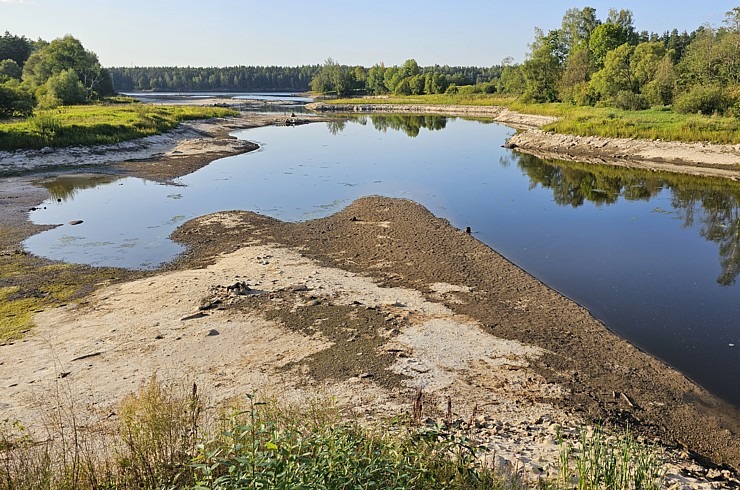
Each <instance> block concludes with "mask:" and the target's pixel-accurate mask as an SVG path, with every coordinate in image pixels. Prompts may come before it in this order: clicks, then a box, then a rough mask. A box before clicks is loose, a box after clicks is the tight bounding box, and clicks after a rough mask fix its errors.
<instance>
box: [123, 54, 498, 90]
mask: <svg viewBox="0 0 740 490" xmlns="http://www.w3.org/2000/svg"><path fill="white" fill-rule="evenodd" d="M500 71H501V70H500V67H491V68H480V67H474V66H471V67H451V66H439V65H436V66H430V67H420V66H419V65H418V64H417V63H416V61H415V60H413V59H410V60H408V61H406V62H405V63H404V64H403V65H402V66H400V67H399V66H393V67H386V66H385V65H383V64H382V63H380V64H378V65H375V66H373V67H371V68H369V69H368V68H365V67H363V66H347V65H340V64H338V63H337V62H335V61H334V60H332V59H331V58H329V59H328V60H327V61H326V62H325V63H324V64H323V65H303V66H293V67H285V66H232V67H222V68H218V67H206V68H197V67H186V68H183V67H130V68H126V67H116V68H110V73H111V78H112V79H113V86H114V87H115V89H116V90H118V91H128V90H154V91H194V92H197V91H209V92H218V91H224V92H248V91H297V92H305V91H308V90H313V91H315V92H318V93H335V94H338V95H350V94H355V93H362V94H365V93H370V94H378V95H379V94H388V93H393V94H404V95H413V94H420V93H442V92H444V91H446V90H448V89H449V87H450V86H453V87H459V86H464V85H477V84H483V83H486V82H490V81H492V80H495V79H496V78H498V77H499V75H500Z"/></svg>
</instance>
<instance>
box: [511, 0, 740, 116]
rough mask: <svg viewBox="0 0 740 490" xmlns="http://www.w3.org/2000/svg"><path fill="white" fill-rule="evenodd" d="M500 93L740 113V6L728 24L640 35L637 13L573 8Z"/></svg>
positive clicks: (540, 37)
mask: <svg viewBox="0 0 740 490" xmlns="http://www.w3.org/2000/svg"><path fill="white" fill-rule="evenodd" d="M499 88H500V90H501V91H502V92H505V93H510V94H515V95H521V96H522V97H523V98H524V99H525V100H527V101H533V102H569V103H572V104H576V105H602V106H613V107H619V108H622V109H631V110H640V109H646V108H648V107H651V106H652V107H654V106H672V107H673V109H674V110H677V111H679V112H685V113H698V112H700V113H703V114H714V113H720V114H734V115H740V106H738V103H740V7H735V8H734V9H733V10H731V11H729V12H727V13H726V16H725V20H724V22H723V26H722V27H719V28H715V27H712V26H709V25H703V26H701V27H699V28H698V29H697V30H695V31H694V32H692V33H687V32H683V33H679V32H678V31H677V30H673V31H671V32H666V33H664V34H662V35H659V34H656V33H648V32H641V33H638V32H636V30H635V28H634V23H633V15H632V12H631V11H629V10H618V11H617V10H614V9H611V10H610V11H609V14H608V16H607V18H606V19H605V20H604V21H602V20H599V19H598V18H597V17H596V11H595V9H593V8H591V7H584V8H583V9H577V8H574V9H570V10H568V11H566V13H565V15H564V16H563V18H562V23H561V27H560V28H559V29H555V30H551V31H549V32H548V33H547V34H545V33H544V32H543V31H542V30H539V29H537V30H536V32H535V39H534V41H533V42H532V44H531V45H530V52H529V54H528V57H527V59H526V61H525V62H524V63H522V64H521V65H511V66H507V67H505V68H504V69H503V71H502V74H501V79H500V83H499Z"/></svg>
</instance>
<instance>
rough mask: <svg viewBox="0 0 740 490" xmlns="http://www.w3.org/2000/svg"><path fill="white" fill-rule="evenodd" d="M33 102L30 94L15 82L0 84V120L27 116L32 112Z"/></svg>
mask: <svg viewBox="0 0 740 490" xmlns="http://www.w3.org/2000/svg"><path fill="white" fill-rule="evenodd" d="M34 102H35V101H34V99H33V97H32V96H31V94H30V93H28V92H27V91H26V90H24V89H23V87H22V86H21V84H20V83H18V82H17V81H14V80H11V81H8V82H6V83H3V84H0V118H3V117H12V116H28V115H30V114H31V113H32V112H33V106H34Z"/></svg>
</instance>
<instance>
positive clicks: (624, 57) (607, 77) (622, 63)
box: [591, 43, 635, 99]
mask: <svg viewBox="0 0 740 490" xmlns="http://www.w3.org/2000/svg"><path fill="white" fill-rule="evenodd" d="M634 49H635V48H633V47H632V46H630V45H629V44H626V43H625V44H622V45H621V46H619V47H618V48H617V49H614V50H612V51H609V53H607V55H606V60H605V62H604V67H603V68H602V69H601V70H599V71H597V72H596V73H595V74H594V76H593V78H592V79H591V87H592V88H593V89H594V90H595V91H596V92H597V93H598V94H599V95H600V97H601V98H602V99H609V98H612V97H614V96H616V95H617V94H618V93H619V92H622V91H629V92H632V91H633V82H634V80H633V75H632V68H631V64H630V58H631V57H632V53H633V51H634Z"/></svg>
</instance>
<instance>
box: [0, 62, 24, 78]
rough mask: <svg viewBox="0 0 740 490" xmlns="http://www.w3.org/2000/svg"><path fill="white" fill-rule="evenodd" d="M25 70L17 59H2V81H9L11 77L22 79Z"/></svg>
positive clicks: (0, 71)
mask: <svg viewBox="0 0 740 490" xmlns="http://www.w3.org/2000/svg"><path fill="white" fill-rule="evenodd" d="M22 73H23V71H22V70H21V67H20V66H19V65H18V63H16V62H15V60H11V59H6V60H2V61H0V83H3V82H7V81H8V80H10V79H11V78H13V79H16V80H20V79H21V74H22Z"/></svg>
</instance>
